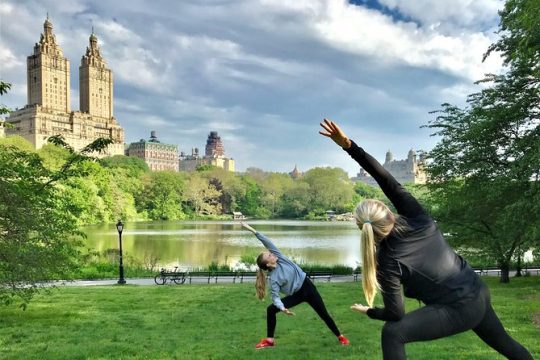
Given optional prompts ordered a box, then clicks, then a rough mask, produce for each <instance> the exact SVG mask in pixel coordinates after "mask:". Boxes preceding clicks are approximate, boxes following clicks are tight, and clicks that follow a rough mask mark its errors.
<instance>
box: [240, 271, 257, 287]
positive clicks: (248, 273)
mask: <svg viewBox="0 0 540 360" xmlns="http://www.w3.org/2000/svg"><path fill="white" fill-rule="evenodd" d="M256 276H257V272H256V271H239V272H238V277H239V278H240V284H242V283H243V282H244V278H251V277H256Z"/></svg>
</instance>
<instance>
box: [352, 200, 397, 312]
mask: <svg viewBox="0 0 540 360" xmlns="http://www.w3.org/2000/svg"><path fill="white" fill-rule="evenodd" d="M354 217H355V219H356V224H357V225H358V227H359V228H360V229H361V240H360V243H361V246H360V247H361V251H362V287H363V288H364V296H365V297H366V301H367V303H368V305H369V306H370V307H373V300H374V299H375V295H377V291H379V290H380V289H381V287H380V285H379V282H378V281H377V256H376V245H377V244H379V242H381V241H382V240H383V239H384V238H385V237H387V236H388V234H390V232H392V230H393V229H394V226H395V225H396V217H395V216H394V214H393V213H392V211H390V209H389V208H388V206H386V205H385V204H384V203H383V202H381V201H379V200H373V199H368V200H364V201H362V202H361V203H360V204H358V205H357V206H356V210H355V214H354Z"/></svg>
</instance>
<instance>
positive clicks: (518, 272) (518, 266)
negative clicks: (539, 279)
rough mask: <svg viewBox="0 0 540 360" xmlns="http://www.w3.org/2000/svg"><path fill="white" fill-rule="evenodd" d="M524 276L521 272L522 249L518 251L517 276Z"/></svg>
mask: <svg viewBox="0 0 540 360" xmlns="http://www.w3.org/2000/svg"><path fill="white" fill-rule="evenodd" d="M520 276H522V274H521V251H518V258H517V269H516V277H520Z"/></svg>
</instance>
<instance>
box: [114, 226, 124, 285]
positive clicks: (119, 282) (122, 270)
mask: <svg viewBox="0 0 540 360" xmlns="http://www.w3.org/2000/svg"><path fill="white" fill-rule="evenodd" d="M116 230H118V241H119V243H120V253H119V254H120V278H119V279H118V284H120V285H123V284H125V283H126V279H124V263H123V262H122V231H123V230H124V223H123V222H122V220H118V222H117V223H116Z"/></svg>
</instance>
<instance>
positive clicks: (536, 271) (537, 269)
mask: <svg viewBox="0 0 540 360" xmlns="http://www.w3.org/2000/svg"><path fill="white" fill-rule="evenodd" d="M522 270H523V273H524V275H532V274H535V275H540V267H530V268H527V267H526V268H525V269H522Z"/></svg>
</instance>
